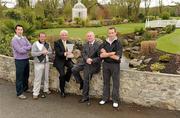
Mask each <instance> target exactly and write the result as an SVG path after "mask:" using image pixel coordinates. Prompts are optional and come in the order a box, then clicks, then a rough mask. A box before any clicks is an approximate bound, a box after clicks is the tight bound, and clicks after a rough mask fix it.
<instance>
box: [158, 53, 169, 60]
mask: <svg viewBox="0 0 180 118" xmlns="http://www.w3.org/2000/svg"><path fill="white" fill-rule="evenodd" d="M170 60H171V57H170V55H168V54H165V55H162V56H160V57H159V61H160V62H169V61H170Z"/></svg>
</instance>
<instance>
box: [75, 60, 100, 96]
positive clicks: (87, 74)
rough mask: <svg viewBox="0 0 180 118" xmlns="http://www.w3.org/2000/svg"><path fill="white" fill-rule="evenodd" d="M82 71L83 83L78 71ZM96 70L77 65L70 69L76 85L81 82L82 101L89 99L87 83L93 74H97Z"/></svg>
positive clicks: (86, 65)
mask: <svg viewBox="0 0 180 118" xmlns="http://www.w3.org/2000/svg"><path fill="white" fill-rule="evenodd" d="M82 70H83V77H84V81H83V80H82V77H81V76H80V71H82ZM97 71H98V70H97V69H95V68H94V69H93V67H92V65H88V64H81V63H80V64H77V65H75V66H74V67H73V68H72V73H73V76H74V78H75V79H76V82H77V83H80V82H82V81H83V99H88V97H89V81H90V80H91V78H92V75H93V74H94V73H97Z"/></svg>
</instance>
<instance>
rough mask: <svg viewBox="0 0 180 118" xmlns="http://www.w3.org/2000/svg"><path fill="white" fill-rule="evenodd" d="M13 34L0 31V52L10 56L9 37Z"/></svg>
mask: <svg viewBox="0 0 180 118" xmlns="http://www.w3.org/2000/svg"><path fill="white" fill-rule="evenodd" d="M12 37H13V34H8V35H3V34H2V32H1V33H0V54H3V55H7V56H12V49H11V39H12Z"/></svg>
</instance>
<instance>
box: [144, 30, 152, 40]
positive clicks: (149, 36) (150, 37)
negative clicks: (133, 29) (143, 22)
mask: <svg viewBox="0 0 180 118" xmlns="http://www.w3.org/2000/svg"><path fill="white" fill-rule="evenodd" d="M143 37H144V39H145V40H151V39H152V35H151V33H150V32H148V31H146V32H144V34H143Z"/></svg>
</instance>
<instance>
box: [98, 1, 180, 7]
mask: <svg viewBox="0 0 180 118" xmlns="http://www.w3.org/2000/svg"><path fill="white" fill-rule="evenodd" d="M98 1H99V2H102V1H103V2H105V3H108V2H109V1H110V0H98ZM158 1H159V0H151V6H150V7H154V6H158V5H159V3H158ZM173 1H174V2H180V0H163V4H164V5H174V4H173V3H172V2H173ZM141 7H144V2H142V3H141Z"/></svg>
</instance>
